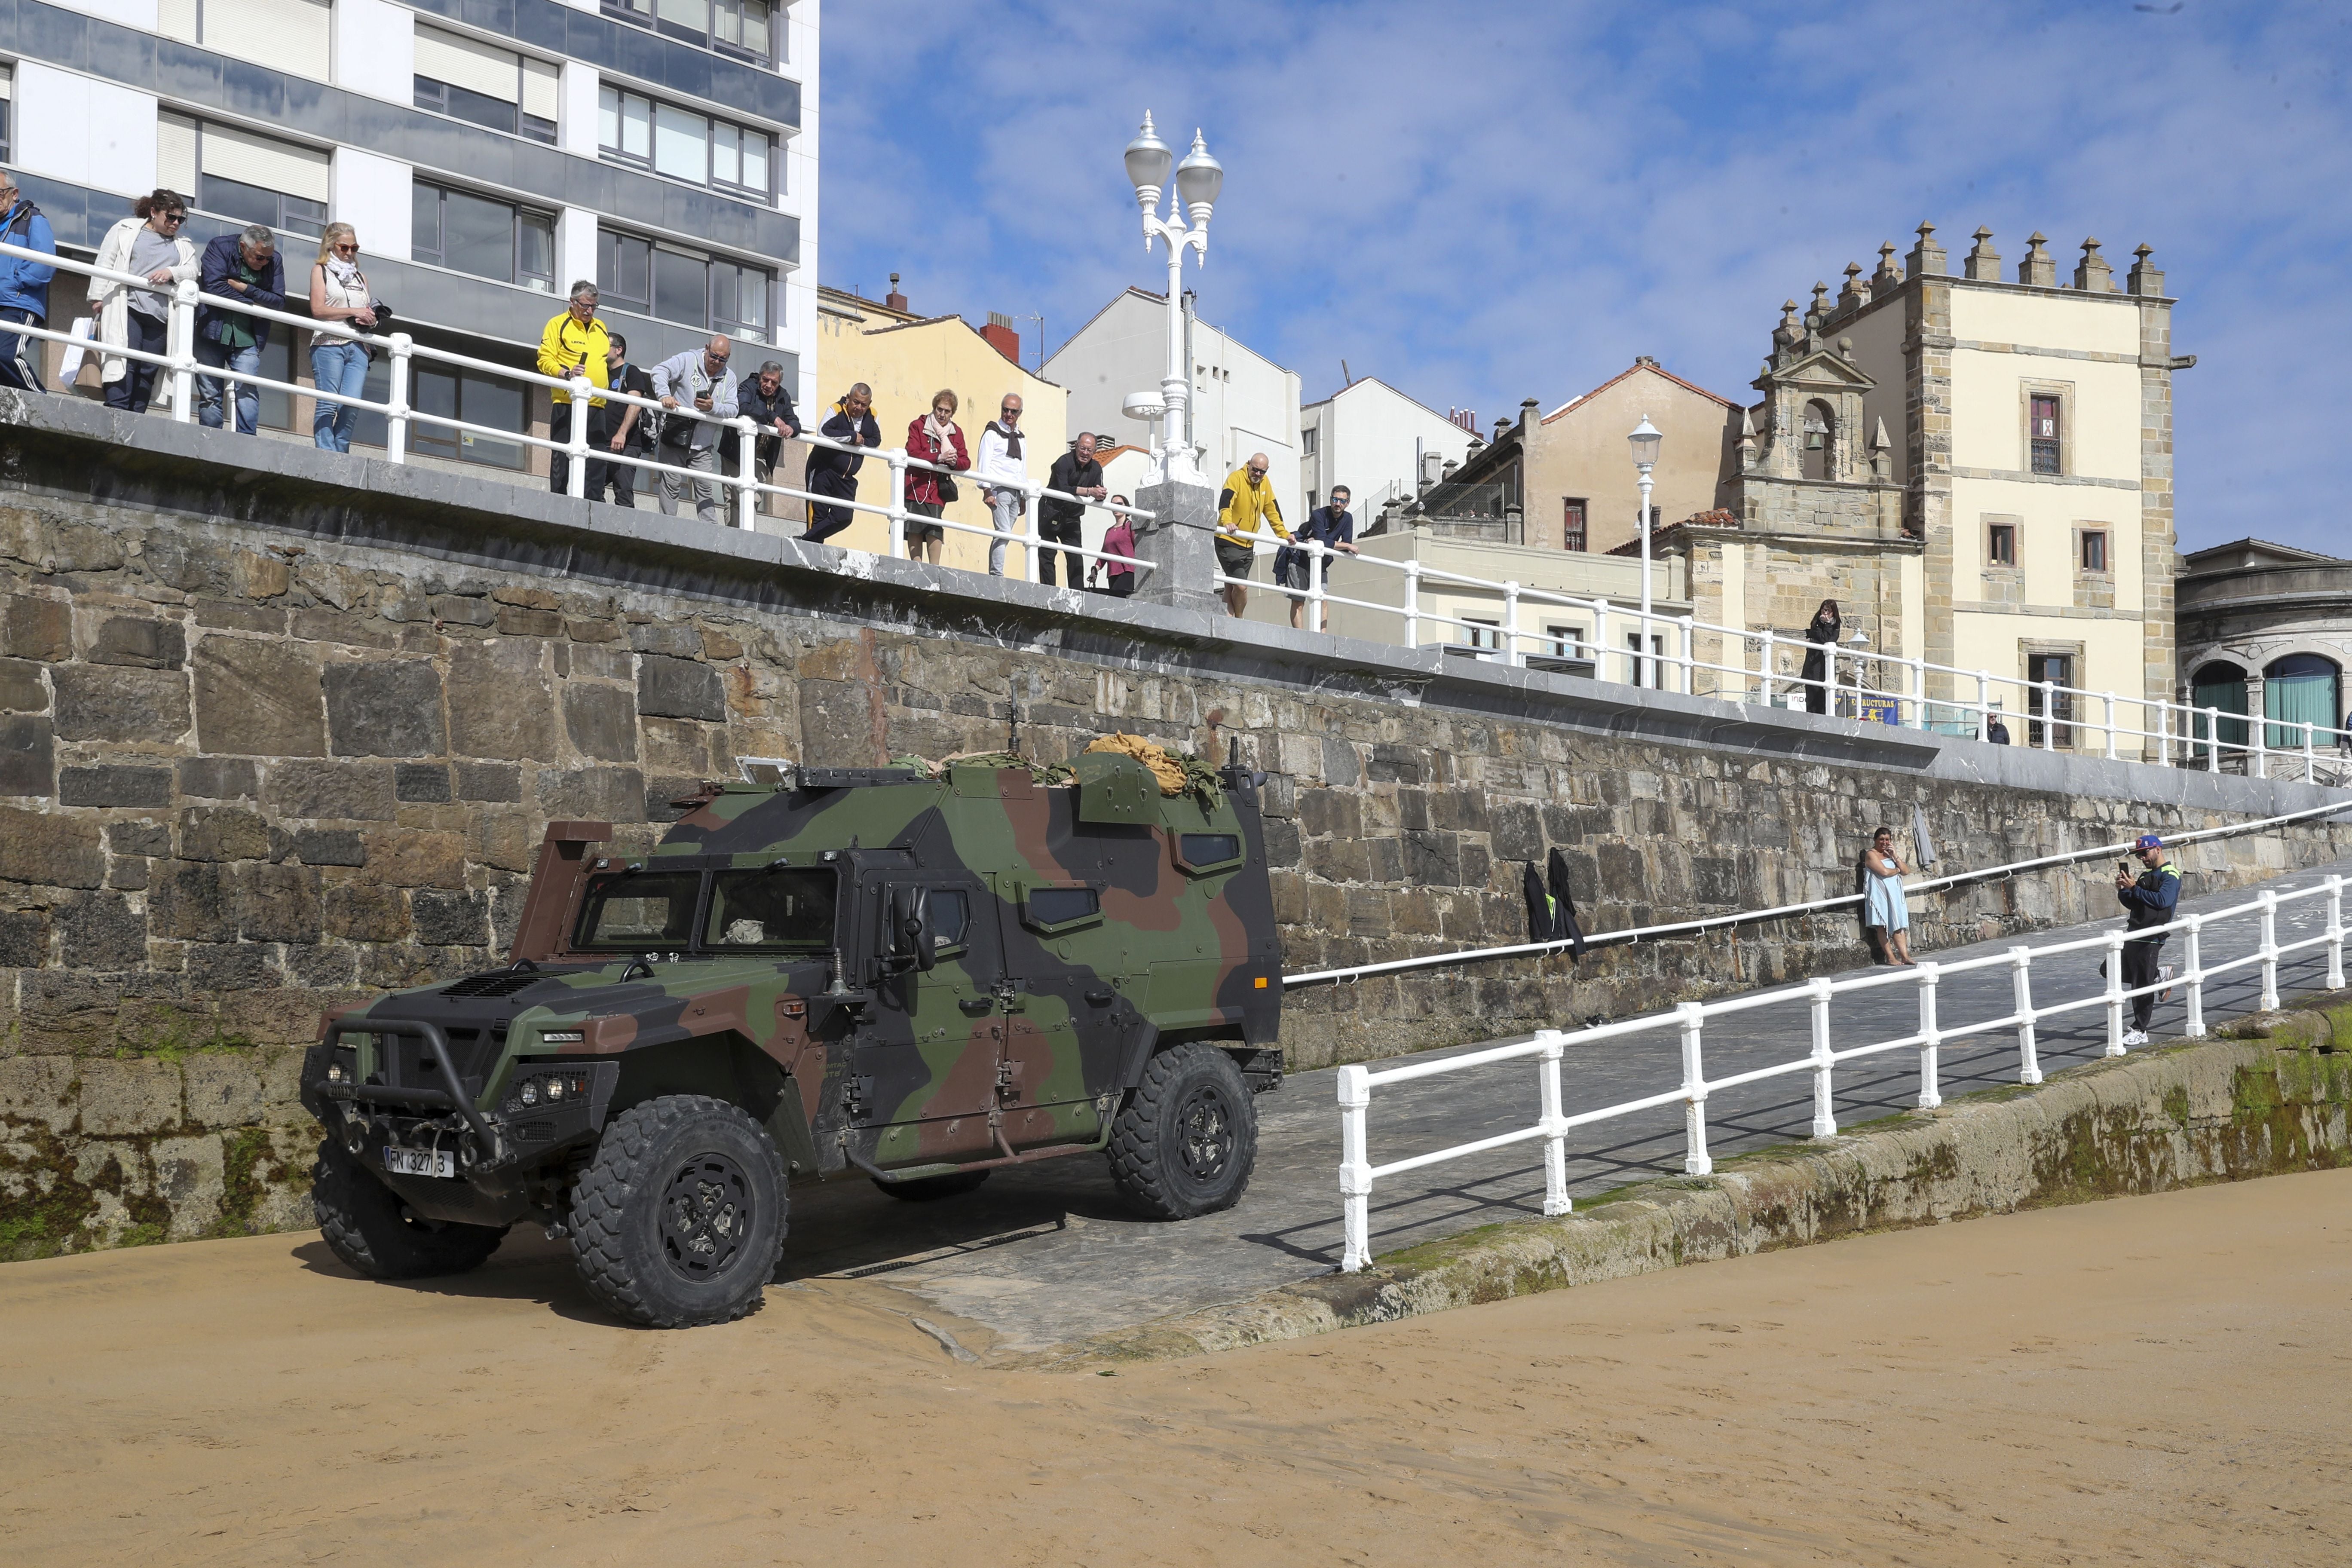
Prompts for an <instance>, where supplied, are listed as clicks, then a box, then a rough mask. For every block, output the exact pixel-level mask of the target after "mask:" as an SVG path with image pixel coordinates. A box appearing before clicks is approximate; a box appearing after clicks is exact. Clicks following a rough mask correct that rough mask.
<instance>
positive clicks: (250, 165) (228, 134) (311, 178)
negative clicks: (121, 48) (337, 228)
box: [155, 110, 329, 238]
mask: <svg viewBox="0 0 2352 1568" xmlns="http://www.w3.org/2000/svg"><path fill="white" fill-rule="evenodd" d="M328 167H329V165H328V159H327V154H326V153H323V152H320V150H318V149H317V148H314V147H305V146H302V145H301V144H299V142H280V141H278V139H277V138H276V137H273V136H260V135H257V134H255V133H254V132H250V131H247V130H245V129H244V128H243V127H241V126H226V125H209V124H201V123H199V122H198V121H194V120H191V119H189V118H188V117H187V116H185V115H182V114H173V113H172V112H170V111H169V110H166V111H164V112H163V113H161V114H158V115H157V116H156V117H155V172H156V178H157V182H158V183H159V184H163V185H166V186H168V187H170V188H171V189H173V190H175V191H185V192H189V193H191V194H193V195H194V198H195V200H194V205H195V207H196V209H197V210H198V211H199V212H205V213H209V214H211V215H212V216H215V217H222V218H228V219H231V220H233V221H235V222H236V223H240V224H248V223H257V224H263V225H266V226H268V227H270V228H274V229H276V230H278V232H279V233H281V234H289V235H302V236H307V237H312V238H315V237H317V236H318V235H319V233H320V229H321V227H322V226H324V224H325V223H326V220H327V192H328Z"/></svg>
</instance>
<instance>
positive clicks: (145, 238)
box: [89, 190, 197, 414]
mask: <svg viewBox="0 0 2352 1568" xmlns="http://www.w3.org/2000/svg"><path fill="white" fill-rule="evenodd" d="M131 214H132V216H130V217H127V218H124V219H123V220H122V221H121V223H118V224H116V225H115V226H113V227H112V228H110V229H109V230H107V231H106V237H105V239H103V240H101V241H100V243H99V247H98V265H99V266H100V267H101V268H105V269H106V270H108V271H110V272H135V273H137V274H138V275H139V276H140V277H142V278H144V279H147V281H148V282H150V283H154V284H159V285H163V287H159V288H154V289H140V288H136V287H134V286H132V285H131V284H129V283H115V282H110V281H108V280H107V279H102V278H92V279H90V280H89V304H90V314H91V315H93V316H95V317H97V318H98V341H99V342H100V343H102V344H104V345H105V346H106V347H107V348H108V349H110V350H112V351H114V352H112V353H107V354H106V355H104V356H103V358H102V359H101V361H100V365H99V379H100V380H101V381H103V382H104V383H105V384H106V405H107V406H108V407H110V408H120V409H121V410H122V411H123V412H124V413H126V414H144V413H146V412H147V402H148V399H150V398H151V397H152V396H153V395H154V394H155V373H156V372H157V371H158V370H160V369H162V368H163V367H162V366H161V365H157V364H152V363H148V362H147V361H144V360H134V359H130V358H127V357H125V356H124V355H123V353H121V351H122V350H124V349H131V350H134V351H136V352H139V353H152V354H161V353H163V352H164V346H165V344H166V343H167V342H169V341H170V321H171V303H172V286H175V285H177V284H178V283H180V282H181V281H182V280H183V279H194V277H195V275H196V265H197V264H196V247H194V245H191V244H190V243H189V242H188V241H186V240H184V239H182V238H181V237H180V229H181V227H182V226H183V225H184V224H185V223H186V222H187V217H188V199H187V198H186V197H185V196H183V195H180V194H179V193H178V192H177V191H164V190H158V191H152V192H150V193H148V194H147V195H143V196H141V197H140V198H139V199H138V201H137V202H135V203H133V204H132V205H131Z"/></svg>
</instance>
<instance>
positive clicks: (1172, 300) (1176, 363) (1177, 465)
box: [1127, 112, 1225, 484]
mask: <svg viewBox="0 0 2352 1568" xmlns="http://www.w3.org/2000/svg"><path fill="white" fill-rule="evenodd" d="M1175 159H1176V154H1175V153H1174V151H1173V150H1172V149H1171V148H1170V147H1169V145H1168V143H1166V142H1162V141H1161V140H1160V133H1159V132H1157V131H1155V130H1153V129H1152V125H1151V116H1150V113H1149V112H1146V113H1145V115H1144V117H1143V129H1142V130H1141V131H1140V132H1138V133H1137V135H1136V138H1135V140H1134V141H1132V142H1129V143H1128V144H1127V177H1128V179H1129V182H1130V183H1132V184H1134V186H1135V204H1136V205H1137V206H1139V207H1140V208H1142V209H1143V248H1144V250H1145V251H1146V252H1147V253H1149V252H1150V249H1151V242H1152V241H1153V240H1154V239H1155V238H1156V239H1162V240H1165V241H1167V244H1168V374H1167V375H1166V376H1165V377H1164V378H1163V379H1162V380H1161V382H1160V403H1161V405H1162V406H1163V407H1164V408H1165V409H1166V411H1167V412H1166V417H1167V424H1166V426H1164V430H1165V434H1164V435H1163V436H1162V437H1161V440H1160V459H1159V465H1158V468H1157V469H1156V470H1155V472H1154V474H1153V478H1155V479H1166V480H1170V481H1183V482H1187V483H1192V484H1198V483H1199V482H1200V481H1201V470H1200V467H1199V465H1198V464H1197V463H1196V462H1195V461H1194V460H1193V457H1192V418H1191V410H1192V368H1191V367H1190V366H1189V365H1187V364H1186V363H1184V308H1183V292H1184V247H1186V246H1190V247H1192V248H1193V249H1194V250H1197V251H1199V252H1200V253H1201V265H1202V266H1203V267H1205V266H1207V265H1208V261H1209V215H1210V213H1211V212H1212V211H1213V209H1214V208H1215V206H1216V205H1217V193H1218V192H1219V191H1220V190H1221V189H1223V185H1224V183H1225V168H1224V165H1223V164H1222V163H1218V162H1217V161H1216V160H1215V159H1214V158H1213V157H1211V156H1209V146H1208V143H1207V142H1206V141H1204V140H1203V139H1202V135H1201V132H1199V131H1198V130H1195V131H1194V132H1192V151H1191V152H1190V153H1186V154H1185V155H1184V161H1183V162H1182V163H1176V162H1175ZM1171 163H1172V164H1174V165H1175V171H1176V189H1175V192H1174V194H1173V195H1172V196H1171V199H1170V201H1169V204H1168V216H1166V217H1164V218H1163V217H1161V216H1160V215H1159V210H1158V209H1159V206H1160V195H1161V193H1162V192H1163V191H1165V190H1166V188H1167V184H1168V171H1169V166H1170V165H1171ZM1187 213H1189V214H1190V215H1191V216H1192V222H1191V223H1190V224H1189V225H1187V224H1186V222H1185V221H1184V220H1185V215H1186V214H1187Z"/></svg>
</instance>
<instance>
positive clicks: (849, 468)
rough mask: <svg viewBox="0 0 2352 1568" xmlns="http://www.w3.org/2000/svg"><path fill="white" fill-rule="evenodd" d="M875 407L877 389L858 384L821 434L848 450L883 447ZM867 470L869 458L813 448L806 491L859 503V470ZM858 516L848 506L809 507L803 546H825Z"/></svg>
mask: <svg viewBox="0 0 2352 1568" xmlns="http://www.w3.org/2000/svg"><path fill="white" fill-rule="evenodd" d="M873 406H874V389H873V388H871V387H869V386H867V385H866V384H865V383H864V382H862V381H861V382H859V383H857V384H856V385H855V386H852V387H851V388H850V389H849V391H848V392H847V394H845V395H844V396H843V398H842V400H841V402H840V403H839V404H837V405H835V410H834V415H833V417H832V418H830V419H828V420H826V421H825V422H824V427H823V429H822V430H821V431H820V432H819V434H821V435H823V436H824V437H826V438H827V439H828V440H834V441H838V442H841V443H842V444H843V445H844V446H846V447H863V448H866V449H867V450H871V449H873V448H874V447H879V446H880V445H882V428H881V426H878V425H877V424H875V423H874V416H873V414H872V413H871V412H870V410H871V409H872V408H873ZM865 466H866V458H864V457H863V456H862V455H860V454H859V453H856V452H843V451H836V450H835V449H834V448H833V447H810V448H809V457H808V479H807V483H806V485H805V487H804V488H805V489H808V490H810V491H811V492H812V493H814V494H816V495H821V496H834V497H836V498H838V499H839V500H856V499H857V470H858V469H859V468H864V467H865ZM856 515H857V514H856V512H855V511H853V510H851V509H850V508H848V507H845V506H834V505H831V504H829V503H827V502H824V501H811V502H810V503H809V525H808V531H807V532H806V533H803V534H802V535H801V539H802V541H803V542H805V543H809V544H822V543H824V542H825V541H826V540H828V539H831V538H832V537H833V536H834V535H835V534H836V533H839V532H840V531H842V530H843V529H845V528H847V527H848V526H849V525H850V523H851V522H853V521H856Z"/></svg>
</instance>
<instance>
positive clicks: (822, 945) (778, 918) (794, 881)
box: [703, 870, 835, 952]
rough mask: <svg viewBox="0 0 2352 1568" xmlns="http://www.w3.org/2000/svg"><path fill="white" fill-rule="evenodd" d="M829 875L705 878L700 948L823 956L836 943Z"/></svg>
mask: <svg viewBox="0 0 2352 1568" xmlns="http://www.w3.org/2000/svg"><path fill="white" fill-rule="evenodd" d="M834 891H835V877H834V873H832V872H831V871H816V870H808V871H792V870H774V871H721V872H719V874H718V875H717V876H715V877H713V878H712V879H710V919H709V921H708V922H707V923H706V924H705V926H704V928H703V931H704V936H703V946H705V947H707V948H712V949H728V950H741V949H747V948H755V949H758V950H760V951H761V952H823V951H824V950H825V949H826V948H829V947H832V946H834V945H835V936H834V929H833V914H834V901H835V900H834Z"/></svg>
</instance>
